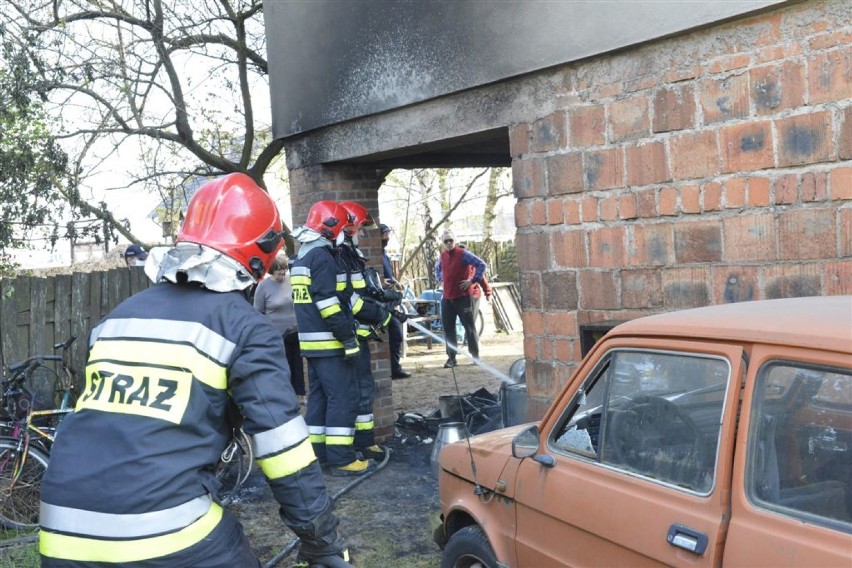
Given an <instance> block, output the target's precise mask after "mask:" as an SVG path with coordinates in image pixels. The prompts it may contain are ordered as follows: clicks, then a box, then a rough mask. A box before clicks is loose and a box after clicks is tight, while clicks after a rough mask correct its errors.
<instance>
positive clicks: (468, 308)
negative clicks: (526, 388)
mask: <svg viewBox="0 0 852 568" xmlns="http://www.w3.org/2000/svg"><path fill="white" fill-rule="evenodd" d="M441 241H443V243H444V251H443V252H442V253H441V258H440V259H439V260H438V262H437V263H436V264H435V278H437V280H438V281H439V282H443V285H444V290H443V296H442V297H441V323H442V325H443V328H444V338H445V339H446V342H447V343H446V346H447V362H446V363H444V368H445V369H448V368H450V367H455V366H456V353H457V352H458V347H457V346H456V343H457V338H456V318H457V317H458V318H459V320H461V323H462V326H463V327H464V333H465V337H466V338H467V347H468V351H469V352H470V355H471V357H473V358H474V360H476V359H479V336H478V335H477V333H476V312H475V311H474V308H475V307H476V301H475V298H474V296H473V294H474V290H475V289H476V287H475V286H474V284H480V285H481V284H482V277H483V276H484V275H485V269H486V265H485V261H483V260H482V259H481V258H479V257H478V256H476V255H475V254H473V253H472V252H470V251H468V250H465V249H463V248H461V247H458V246H456V240H455V236H454V235H453V233H452V232H451V231H444V234H443V235H442V236H441ZM471 268H473V275H470V269H471Z"/></svg>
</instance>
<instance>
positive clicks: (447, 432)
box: [429, 422, 467, 476]
mask: <svg viewBox="0 0 852 568" xmlns="http://www.w3.org/2000/svg"><path fill="white" fill-rule="evenodd" d="M465 438H467V428H466V427H465V425H464V422H447V423H445V424H441V425H440V426H438V434H437V435H436V436H435V444H434V445H433V446H432V456H431V458H430V460H429V461H430V462H431V465H432V473H433V474H435V475H436V476H437V475H438V468H439V467H440V464H439V463H438V458H439V457H440V455H441V450H442V449H444V446H446V445H447V444H452V443H453V442H458V441H459V440H464V439H465Z"/></svg>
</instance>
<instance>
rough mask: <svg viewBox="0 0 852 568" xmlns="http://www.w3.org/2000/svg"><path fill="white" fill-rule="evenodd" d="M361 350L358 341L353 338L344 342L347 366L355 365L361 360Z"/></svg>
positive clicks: (344, 358) (344, 359)
mask: <svg viewBox="0 0 852 568" xmlns="http://www.w3.org/2000/svg"><path fill="white" fill-rule="evenodd" d="M360 350H361V348H360V346H359V345H358V341H357V340H356V339H355V338H354V337H353V338H351V339H347V340H346V341H344V342H343V362H344V363H346V364H347V365H354V364H355V363H356V362H357V361H358V358H359V352H360Z"/></svg>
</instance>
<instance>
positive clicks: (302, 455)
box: [257, 439, 317, 479]
mask: <svg viewBox="0 0 852 568" xmlns="http://www.w3.org/2000/svg"><path fill="white" fill-rule="evenodd" d="M316 459H317V457H316V456H315V455H314V449H313V447H312V446H311V440H310V439H306V440H305V441H303V442H302V443H301V444H299V445H298V446H296V447H295V448H293V449H291V450H287V451H286V452H283V453H280V454H278V455H277V456H272V457H271V458H264V459H262V460H257V463H258V465H259V466H260V469H261V470H262V471H263V475H265V476H266V477H267V479H278V478H281V477H285V476H287V475H292V474H294V473H296V472H297V471H299V470H301V469H304V468H306V467H308V466H309V465H310V464H311V463H312V462H314V461H316Z"/></svg>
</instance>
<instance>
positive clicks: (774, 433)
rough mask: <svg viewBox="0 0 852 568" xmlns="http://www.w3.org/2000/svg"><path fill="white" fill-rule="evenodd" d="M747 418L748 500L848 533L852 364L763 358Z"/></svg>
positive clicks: (851, 503) (850, 526) (850, 524)
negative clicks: (848, 366) (841, 365)
mask: <svg viewBox="0 0 852 568" xmlns="http://www.w3.org/2000/svg"><path fill="white" fill-rule="evenodd" d="M750 424H751V426H750V432H749V442H748V450H747V456H748V459H747V466H746V467H747V476H746V479H747V481H746V483H747V493H748V495H749V499H750V500H751V501H752V502H754V503H755V504H757V505H758V506H760V507H763V508H766V509H770V510H773V511H775V512H778V513H781V514H783V515H787V516H790V517H793V518H795V519H799V520H804V521H806V522H811V523H816V524H823V525H828V526H832V527H835V528H838V527H839V528H840V529H841V530H845V531H846V532H852V468H850V455H849V451H850V448H852V371H850V370H848V369H834V368H819V367H815V366H810V365H805V364H800V363H793V362H783V361H774V362H771V363H768V364H766V365H764V367H763V368H761V369H760V371H759V373H758V375H757V381H756V383H755V394H754V402H753V408H752V419H751V422H750Z"/></svg>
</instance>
